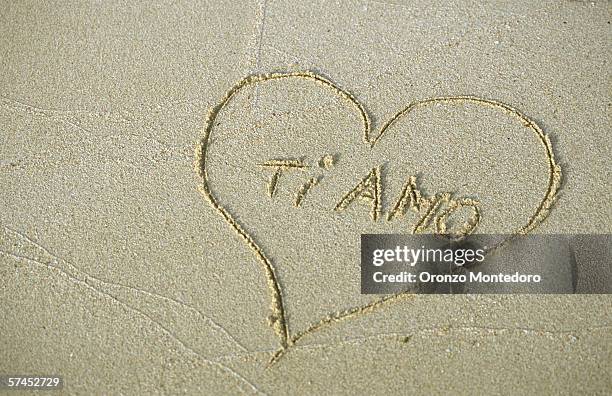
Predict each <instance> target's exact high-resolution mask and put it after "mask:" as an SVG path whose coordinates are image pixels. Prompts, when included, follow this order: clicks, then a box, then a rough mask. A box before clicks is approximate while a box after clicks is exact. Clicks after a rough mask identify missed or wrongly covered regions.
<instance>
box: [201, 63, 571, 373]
mask: <svg viewBox="0 0 612 396" xmlns="http://www.w3.org/2000/svg"><path fill="white" fill-rule="evenodd" d="M289 78H298V79H304V80H309V81H314V82H315V83H319V84H322V85H324V86H327V87H329V88H331V89H332V90H333V91H334V93H335V94H336V95H338V96H340V97H342V98H344V99H346V100H348V101H349V102H350V103H351V104H352V105H353V106H354V107H355V108H356V109H357V110H358V112H359V114H360V117H361V120H362V123H363V141H364V143H366V144H369V146H370V148H373V147H374V146H375V145H376V143H377V142H378V141H379V140H380V139H381V138H382V136H383V135H384V133H385V132H386V131H387V130H388V129H389V128H390V127H391V126H392V125H394V124H395V123H396V122H397V121H398V120H399V119H401V118H403V117H404V116H406V115H407V114H409V113H410V112H411V111H412V110H414V109H416V108H418V107H422V106H427V105H431V104H435V103H452V102H464V103H476V104H479V105H485V106H488V107H492V108H496V109H501V110H502V111H503V112H505V113H508V114H510V115H513V116H515V117H516V118H518V120H519V121H521V122H522V124H523V125H524V126H525V127H527V128H529V129H531V130H532V131H533V132H535V134H536V135H537V137H538V139H539V140H540V143H541V144H542V145H543V146H544V148H545V150H546V158H547V165H548V187H547V190H546V194H545V195H544V197H543V198H542V200H541V201H540V203H539V204H538V207H537V209H536V211H535V212H534V214H533V215H531V216H530V218H529V220H528V221H527V223H526V224H525V225H523V226H521V227H520V228H519V229H518V230H516V231H514V232H513V233H511V234H512V235H513V237H514V236H516V235H525V234H527V233H529V232H531V231H532V230H533V229H535V228H536V227H537V226H538V225H540V224H541V223H542V222H543V221H544V220H545V219H546V217H548V214H549V213H550V210H551V208H552V206H553V205H554V203H555V201H556V197H557V193H558V192H559V189H560V187H561V178H562V172H561V167H560V166H559V164H557V162H556V160H555V156H554V151H553V146H552V143H551V141H550V139H549V137H548V135H546V134H545V133H544V131H543V130H542V128H541V127H540V126H539V125H538V124H537V123H536V122H535V121H533V120H532V119H530V118H529V117H527V116H526V115H524V114H523V113H521V112H520V111H518V110H517V109H515V108H513V107H511V106H509V105H506V104H504V103H501V102H498V101H494V100H488V99H483V98H479V97H475V96H444V97H433V98H429V99H423V100H419V101H414V102H410V103H409V104H408V105H407V106H406V107H405V108H404V109H402V110H400V111H399V112H397V113H396V114H395V115H394V116H393V117H392V118H391V119H389V120H388V121H387V122H386V123H385V124H384V125H383V126H382V127H381V129H380V132H379V133H378V134H377V135H376V136H374V137H373V138H372V137H371V136H370V134H371V131H372V122H371V120H370V117H369V116H368V113H367V111H366V109H365V106H364V105H363V104H361V102H359V101H358V100H357V98H356V97H355V96H354V95H353V94H351V93H350V92H348V91H346V90H344V89H342V88H340V87H339V86H337V85H336V84H334V83H333V82H332V81H330V80H328V79H327V78H325V77H322V76H320V75H318V74H316V73H314V72H310V71H299V72H280V73H269V74H253V75H250V76H247V77H245V78H243V79H242V80H240V81H239V82H238V83H236V84H235V85H234V86H233V87H232V88H230V90H229V91H228V92H227V93H226V94H225V96H224V97H223V99H222V100H221V101H220V102H219V103H217V105H215V106H214V107H212V108H211V109H210V111H209V113H208V117H207V119H206V122H205V124H204V130H203V134H202V137H201V139H200V140H199V141H198V142H197V144H196V148H195V161H194V165H195V171H196V173H197V174H198V176H200V178H201V182H200V184H199V185H198V189H199V190H200V192H201V193H202V195H203V196H204V198H206V200H207V201H208V202H209V203H210V204H211V205H212V206H213V208H215V209H216V210H217V211H218V212H219V213H220V214H221V216H222V217H223V218H224V219H225V221H226V222H227V223H228V224H229V225H230V226H231V227H232V228H233V229H234V231H236V232H237V233H238V235H239V236H240V237H241V238H242V239H243V240H244V241H245V242H246V244H247V245H248V246H249V248H250V249H252V250H253V252H254V253H255V256H256V257H257V259H258V261H259V262H260V263H261V264H262V266H263V269H264V272H265V275H266V281H267V285H268V290H269V293H270V295H271V296H270V297H271V301H270V310H271V311H272V315H271V317H272V318H274V319H273V320H272V323H271V325H272V328H273V330H274V332H275V334H276V335H277V337H278V338H279V342H280V348H279V350H278V351H277V352H276V353H275V354H274V355H273V356H272V358H271V360H270V363H269V365H271V364H273V363H274V362H276V361H278V359H279V358H280V357H281V356H282V355H283V354H284V352H286V351H287V350H288V349H289V347H290V346H292V345H294V344H295V343H296V342H297V341H298V340H299V339H301V338H302V337H304V336H305V335H307V334H310V333H312V332H314V331H317V330H318V329H320V328H321V327H324V326H326V325H329V324H331V323H334V322H338V321H340V320H344V319H348V318H350V317H353V316H355V315H358V314H360V313H367V312H370V311H373V310H375V309H377V308H378V307H380V306H382V305H386V304H388V303H390V302H393V301H397V300H399V299H402V298H406V297H413V296H414V294H412V293H410V292H402V293H398V294H392V295H388V296H385V297H382V298H380V299H377V300H374V301H372V302H370V303H368V304H366V305H362V306H357V307H353V308H350V309H348V310H345V311H340V312H336V313H334V314H330V315H328V316H326V317H325V318H323V319H321V320H320V321H318V322H315V323H313V324H312V325H310V326H309V327H308V328H307V329H306V330H304V331H301V332H297V333H296V334H295V335H294V336H291V335H290V333H289V326H288V324H287V320H286V318H285V309H284V302H283V296H282V291H281V287H280V284H279V282H278V277H277V275H276V269H275V267H274V265H273V264H272V261H271V260H270V259H269V258H268V256H267V255H266V254H265V252H264V250H263V249H262V248H261V247H260V246H259V245H258V244H257V242H255V240H254V239H253V237H252V236H251V235H250V234H249V233H248V232H247V231H245V229H244V228H243V227H242V225H240V224H239V223H238V222H237V221H236V220H235V219H234V218H233V216H232V215H231V214H230V213H229V212H228V211H227V210H226V209H225V208H224V207H223V206H222V205H221V203H220V202H219V201H218V200H217V198H215V196H214V194H213V192H212V190H211V189H210V187H209V183H208V173H207V168H206V155H207V149H208V144H209V139H210V135H211V134H212V131H213V129H214V125H215V120H216V118H217V116H218V115H219V113H220V112H221V110H223V108H224V107H225V106H226V105H227V104H228V103H229V102H230V101H231V100H232V98H233V97H234V96H235V95H236V94H237V93H238V92H239V91H241V90H242V89H243V88H245V87H248V86H252V85H256V84H259V83H264V82H267V81H272V80H280V79H289ZM511 238H512V237H511ZM509 239H510V238H509ZM509 239H507V240H505V241H503V242H501V243H500V244H498V245H497V246H495V247H493V248H492V249H490V250H493V249H496V248H498V247H500V246H501V245H503V244H505V243H507V242H508V241H509Z"/></svg>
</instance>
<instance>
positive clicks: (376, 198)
mask: <svg viewBox="0 0 612 396" xmlns="http://www.w3.org/2000/svg"><path fill="white" fill-rule="evenodd" d="M380 194H381V186H380V167H376V168H372V170H371V171H370V173H368V174H367V175H366V177H364V178H363V179H361V181H359V183H358V184H357V185H356V186H355V187H354V188H353V189H352V190H351V191H349V192H348V193H347V194H346V195H345V196H344V197H342V199H341V200H340V202H338V204H337V205H336V207H335V208H334V210H336V211H337V212H339V211H342V210H344V209H346V208H348V207H349V205H350V204H351V203H353V201H354V200H355V199H357V198H360V199H361V200H363V201H365V202H366V203H368V204H370V206H371V208H372V209H371V210H370V216H371V217H372V220H374V221H376V220H377V219H378V215H379V214H380V205H381V203H380Z"/></svg>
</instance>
